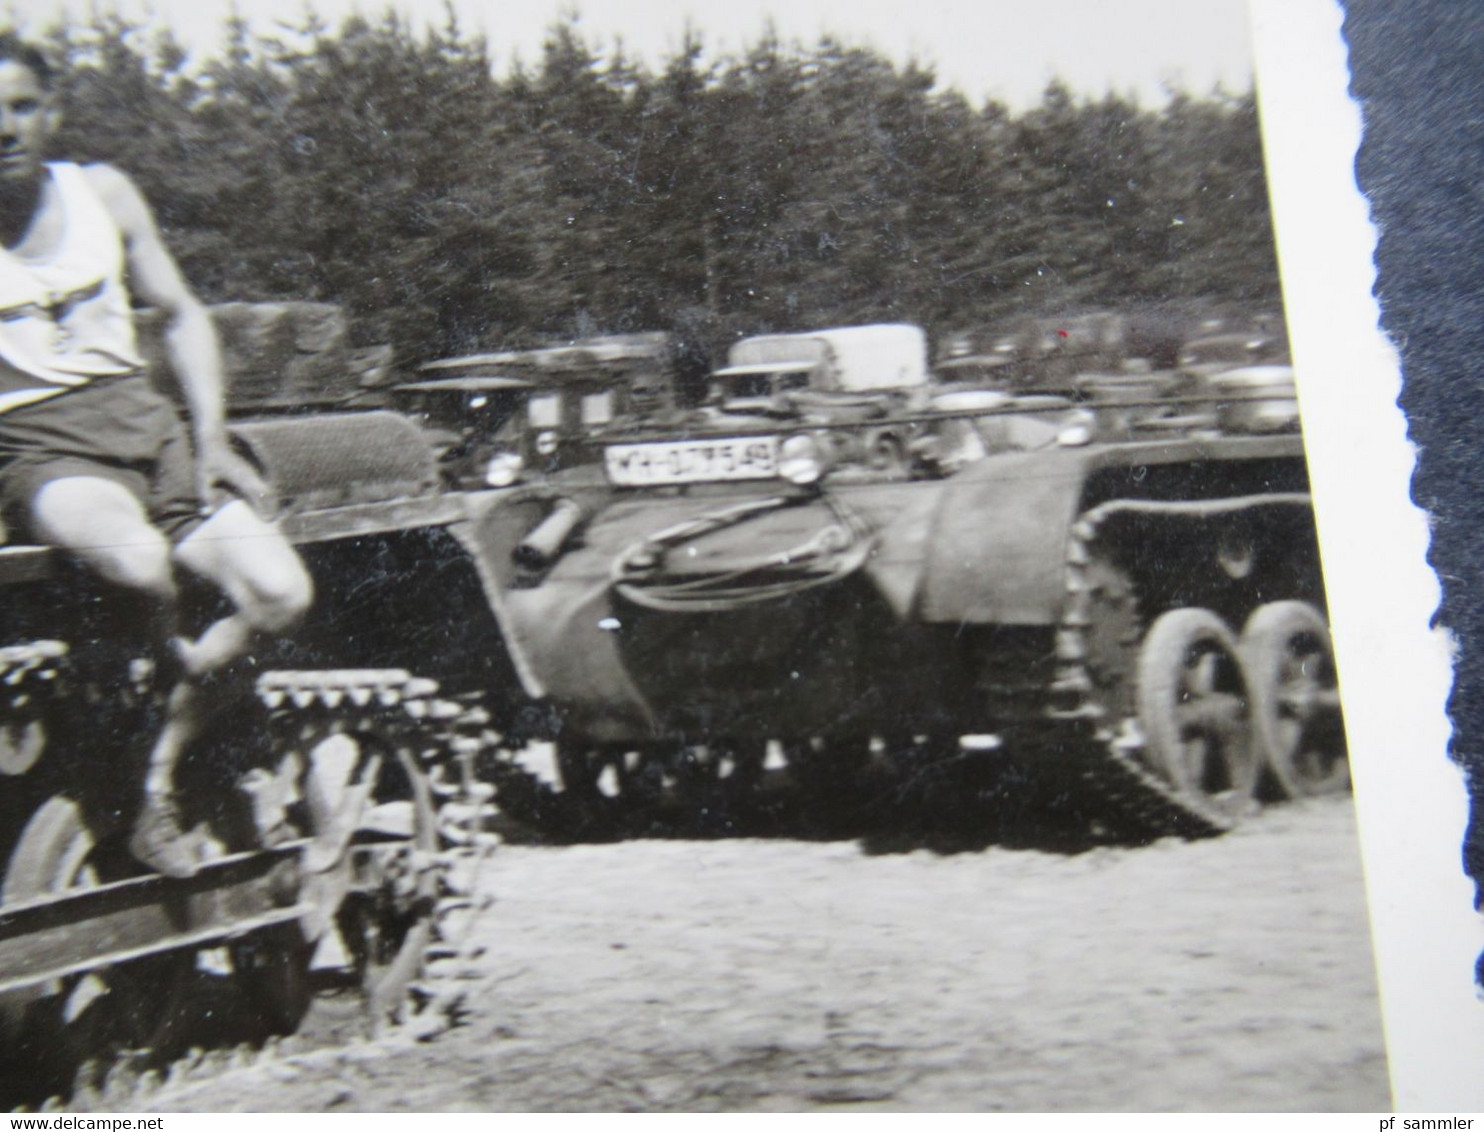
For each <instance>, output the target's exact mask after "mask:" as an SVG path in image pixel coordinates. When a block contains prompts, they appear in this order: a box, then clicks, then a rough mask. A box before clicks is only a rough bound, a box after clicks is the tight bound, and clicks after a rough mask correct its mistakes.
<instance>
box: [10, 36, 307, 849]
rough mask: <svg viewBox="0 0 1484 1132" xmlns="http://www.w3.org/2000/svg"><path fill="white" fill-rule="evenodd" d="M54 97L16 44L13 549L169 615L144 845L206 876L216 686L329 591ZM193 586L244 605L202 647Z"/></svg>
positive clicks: (130, 199)
mask: <svg viewBox="0 0 1484 1132" xmlns="http://www.w3.org/2000/svg"><path fill="white" fill-rule="evenodd" d="M54 85H55V84H54V75H53V70H52V67H51V66H50V64H49V63H48V61H47V59H46V56H45V54H44V53H43V52H42V51H40V50H39V49H38V48H36V47H35V46H34V45H32V44H29V43H27V42H25V41H24V40H21V39H19V38H18V37H16V36H15V35H14V34H12V33H9V32H4V33H0V239H3V242H4V246H5V251H6V253H7V254H5V255H3V256H0V312H3V315H4V317H3V318H0V514H3V515H4V518H5V524H6V527H7V528H8V529H9V530H10V532H12V537H14V536H15V535H19V536H20V537H23V538H27V539H30V540H32V541H35V542H40V543H44V544H47V545H50V546H53V547H55V548H57V549H59V550H61V551H63V552H64V553H66V554H68V555H70V556H71V557H73V558H75V559H76V560H77V561H79V562H80V563H82V564H83V565H84V566H85V567H87V568H88V569H90V570H91V571H92V572H93V573H94V574H95V575H97V576H98V577H99V578H101V579H102V580H103V581H104V582H106V583H110V584H111V585H112V586H114V587H117V588H119V589H122V590H123V591H125V592H126V593H128V594H129V595H131V596H132V599H133V600H134V601H135V602H136V603H137V604H138V605H140V606H143V607H147V608H148V609H149V610H150V611H151V614H152V622H153V625H154V627H155V629H156V632H157V634H158V636H159V637H160V639H161V645H162V650H161V656H162V658H163V660H164V661H165V662H166V663H164V664H162V665H161V666H160V668H161V670H162V671H164V670H175V671H178V673H179V674H180V679H179V680H178V682H177V683H176V684H175V685H174V687H173V689H172V690H171V693H170V698H169V701H168V707H167V711H166V720H165V724H164V727H163V728H162V730H161V732H160V734H159V735H158V736H157V737H156V739H155V742H154V745H153V747H152V750H151V754H150V761H149V769H148V771H147V775H146V783H145V800H144V804H143V806H142V807H141V810H140V815H139V820H138V822H137V824H136V828H135V833H134V836H133V838H132V839H131V842H130V846H131V849H132V850H133V852H134V854H135V856H136V857H138V858H139V859H140V860H141V861H143V862H144V863H146V864H148V865H150V866H152V867H154V868H156V869H158V870H160V871H162V872H166V873H169V874H173V875H188V874H189V873H191V872H193V871H194V869H195V867H196V865H197V863H198V862H197V850H198V848H199V847H198V846H196V845H194V844H193V843H192V841H191V839H190V838H189V837H187V836H186V835H184V834H183V833H182V832H181V829H180V824H179V819H178V816H177V811H176V808H175V804H174V798H173V795H174V768H175V764H176V762H177V760H178V759H179V756H180V755H181V753H182V752H183V750H184V749H185V747H186V745H187V744H188V743H190V742H191V741H192V740H193V739H194V738H195V737H196V736H198V735H199V734H200V732H201V730H202V728H203V727H204V725H205V723H206V722H207V720H208V719H209V717H210V716H211V715H212V714H213V711H212V709H214V708H215V707H216V706H217V705H218V704H219V703H220V702H221V697H220V693H219V692H214V693H213V694H212V695H211V696H208V695H207V694H206V691H205V688H204V684H203V682H204V680H205V678H206V677H208V676H211V675H214V674H218V673H223V672H225V671H227V670H229V669H230V668H231V667H232V666H233V665H234V662H236V661H238V660H240V659H242V658H243V657H245V656H246V655H247V654H248V653H249V652H250V651H251V649H252V648H253V647H254V644H255V642H256V641H257V640H258V639H259V637H260V636H261V635H263V634H274V633H279V632H282V631H284V630H286V629H287V628H289V627H290V626H291V625H293V624H294V623H295V622H296V621H297V620H298V619H299V618H300V617H301V616H302V614H303V613H304V612H305V610H306V609H307V608H308V604H309V601H310V596H311V587H310V581H309V577H308V574H307V573H306V572H305V570H304V567H303V565H302V563H301V562H300V561H299V558H298V555H297V554H296V553H295V551H294V550H293V548H292V547H291V546H290V545H289V543H288V542H287V541H286V540H285V539H284V537H283V536H282V534H281V533H280V532H279V531H278V530H277V529H276V528H275V527H273V526H272V525H271V524H270V523H268V522H267V521H265V519H264V518H262V516H261V515H260V514H259V511H258V507H259V506H260V505H261V501H262V500H263V498H264V494H265V487H264V484H263V482H262V480H261V479H260V478H259V477H258V475H257V473H256V472H255V471H254V470H253V469H252V468H251V467H250V466H249V465H248V464H247V463H246V462H245V461H243V460H242V459H241V458H240V457H239V456H237V455H236V454H235V453H234V452H233V450H232V448H231V446H230V443H229V440H228V436H227V431H226V427H225V422H224V408H223V362H222V355H221V348H220V345H219V344H218V341H217V336H216V331H215V328H214V327H213V324H212V321H211V318H210V315H209V314H208V312H207V310H206V308H205V307H204V306H203V305H202V304H201V302H200V301H199V300H198V299H197V298H196V296H195V295H194V294H193V293H192V291H191V289H190V287H189V286H188V285H187V284H186V282H185V279H184V278H183V277H182V275H181V272H180V269H179V267H178V266H177V265H176V263H175V260H174V258H173V257H172V256H171V254H170V251H169V249H168V248H167V247H166V244H165V241H164V240H163V239H162V237H161V235H160V232H159V229H158V227H157V226H156V223H155V218H154V213H153V212H152V210H151V209H150V206H149V204H148V203H147V202H146V200H145V198H144V196H143V194H142V193H141V192H140V191H139V189H138V188H137V187H136V186H135V184H134V182H133V181H132V180H131V179H130V178H129V177H128V176H127V175H126V174H124V173H123V172H121V171H119V170H118V169H116V168H114V167H112V166H110V165H104V164H74V163H71V162H66V161H49V160H47V159H46V158H47V157H48V149H49V147H50V144H51V140H52V138H53V136H54V134H55V131H56V129H57V127H58V125H59V124H60V121H61V116H60V112H59V109H58V107H57V105H56V100H55V92H54ZM133 297H137V298H139V299H142V300H143V301H144V302H146V303H148V304H149V305H151V306H154V307H156V308H158V309H159V310H160V311H162V312H163V314H164V317H165V346H166V353H167V356H168V358H169V361H170V364H171V367H172V368H173V369H174V371H175V376H176V379H177V381H178V383H179V386H180V389H181V391H182V396H183V400H184V402H185V405H186V408H187V411H188V415H189V418H190V430H189V432H187V431H186V429H185V428H184V427H183V426H182V423H181V421H180V419H179V418H178V416H177V415H176V412H175V409H174V407H173V405H172V404H171V403H170V402H169V401H168V400H166V399H165V398H164V397H162V396H161V395H160V394H159V393H158V392H157V391H156V390H155V389H154V388H153V386H152V385H151V384H150V381H149V378H148V376H147V375H146V373H145V366H144V361H143V358H142V357H141V355H140V353H139V349H138V344H137V342H136V340H135V327H134V316H133V301H132V300H133ZM181 569H183V570H185V571H187V572H189V573H191V574H194V575H197V576H199V577H201V578H203V579H205V580H206V581H207V582H208V583H210V584H212V585H214V586H216V587H217V588H219V589H220V590H221V591H222V592H223V593H224V594H225V595H226V597H227V598H228V599H229V601H230V602H231V604H232V606H233V610H232V612H231V613H230V614H229V615H228V616H226V617H225V618H223V619H222V620H220V621H217V622H216V623H215V624H213V625H211V626H209V627H208V628H207V629H206V631H205V632H204V633H202V634H201V635H200V636H199V637H198V638H196V639H195V640H186V639H184V638H183V637H181V636H180V635H179V631H178V629H177V627H176V625H175V619H176V604H177V601H176V598H177V591H176V575H177V571H178V570H181ZM121 678H122V676H121Z"/></svg>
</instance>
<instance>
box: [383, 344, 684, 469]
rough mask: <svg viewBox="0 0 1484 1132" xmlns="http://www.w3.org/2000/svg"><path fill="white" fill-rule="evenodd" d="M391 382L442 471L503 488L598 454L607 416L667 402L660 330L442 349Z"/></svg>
mask: <svg viewBox="0 0 1484 1132" xmlns="http://www.w3.org/2000/svg"><path fill="white" fill-rule="evenodd" d="M418 372H419V373H421V374H423V375H424V377H423V379H422V380H419V381H412V382H406V383H404V384H402V385H399V386H397V387H396V388H395V389H394V390H393V391H392V399H393V404H394V405H395V406H396V407H397V408H398V409H399V410H401V411H402V412H404V413H407V414H408V415H410V416H413V417H414V418H416V419H417V420H418V421H419V422H420V423H421V424H423V426H424V427H425V428H427V429H429V430H430V431H431V432H432V433H433V434H434V436H435V437H436V438H437V441H438V443H439V445H440V451H441V457H440V458H441V463H442V467H443V474H444V478H445V479H446V480H448V481H449V482H450V483H452V484H453V485H454V486H458V487H509V486H511V485H512V484H515V483H520V482H524V481H526V480H528V479H530V478H532V477H540V476H545V475H550V474H552V473H555V472H558V471H562V470H564V469H570V468H574V467H580V466H582V465H584V464H589V463H593V462H594V461H595V460H596V459H597V458H598V453H599V451H600V446H599V444H598V442H597V439H596V438H597V437H599V436H600V435H601V434H602V433H603V432H604V431H605V430H606V429H607V428H609V427H610V426H611V425H612V424H613V423H614V422H615V421H616V420H619V419H621V418H623V417H626V416H629V415H631V414H635V413H652V412H655V411H657V410H663V409H665V408H668V407H670V406H671V405H672V404H673V398H674V391H673V379H672V375H671V372H670V365H669V343H668V340H667V339H666V337H665V336H664V335H663V334H636V335H625V336H615V337H601V338H589V339H584V340H580V341H578V342H574V343H572V344H570V345H565V346H551V347H546V348H542V349H536V350H512V351H501V352H497V353H487V354H471V355H468V356H464V357H457V358H446V359H442V360H439V361H435V362H429V363H427V364H425V365H423V366H421V367H419V371H418Z"/></svg>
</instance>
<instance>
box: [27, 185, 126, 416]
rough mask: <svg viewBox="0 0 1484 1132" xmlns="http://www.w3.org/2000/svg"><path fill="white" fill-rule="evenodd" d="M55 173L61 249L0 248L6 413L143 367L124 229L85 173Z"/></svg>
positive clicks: (59, 247)
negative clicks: (27, 252)
mask: <svg viewBox="0 0 1484 1132" xmlns="http://www.w3.org/2000/svg"><path fill="white" fill-rule="evenodd" d="M47 170H48V171H49V173H50V174H51V178H52V183H53V185H54V187H55V188H56V191H57V195H58V198H59V200H60V202H61V213H62V224H61V236H60V239H59V240H58V242H57V244H56V246H55V247H53V248H50V249H48V250H47V251H46V253H45V254H44V255H42V256H30V255H22V254H19V253H17V252H13V251H11V250H9V249H3V248H0V413H4V412H6V411H7V410H9V409H16V408H19V407H20V406H22V405H31V404H34V403H36V402H38V401H44V400H47V399H48V398H51V397H56V396H58V395H59V394H62V393H65V392H66V391H67V390H68V389H73V388H77V387H78V386H82V385H87V384H88V383H89V382H91V381H92V380H93V379H94V378H99V377H115V376H120V375H123V374H129V373H136V372H138V371H140V370H142V369H143V367H144V363H143V361H142V360H141V359H140V357H139V349H138V346H137V344H136V343H135V339H134V316H133V312H132V309H131V305H130V302H129V292H128V290H127V289H126V288H125V286H124V243H123V236H122V234H121V233H120V232H119V229H118V225H117V224H115V223H114V220H113V217H112V216H111V215H110V214H109V212H108V209H107V208H106V207H105V206H104V204H103V202H102V201H101V200H99V199H98V195H97V193H96V192H94V190H93V187H92V185H90V184H89V183H88V179H87V175H86V174H85V173H84V172H83V171H82V169H81V168H79V167H78V166H76V165H72V164H67V163H62V162H58V163H49V164H48V165H47Z"/></svg>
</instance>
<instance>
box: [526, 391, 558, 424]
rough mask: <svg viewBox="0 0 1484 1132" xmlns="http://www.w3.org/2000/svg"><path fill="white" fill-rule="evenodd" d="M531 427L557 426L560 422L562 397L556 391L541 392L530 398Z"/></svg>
mask: <svg viewBox="0 0 1484 1132" xmlns="http://www.w3.org/2000/svg"><path fill="white" fill-rule="evenodd" d="M528 412H529V414H530V420H531V427H532V428H557V427H559V426H560V425H561V423H562V398H561V396H560V395H559V394H556V393H542V394H539V395H538V396H535V397H532V398H531V404H530V409H529V410H528Z"/></svg>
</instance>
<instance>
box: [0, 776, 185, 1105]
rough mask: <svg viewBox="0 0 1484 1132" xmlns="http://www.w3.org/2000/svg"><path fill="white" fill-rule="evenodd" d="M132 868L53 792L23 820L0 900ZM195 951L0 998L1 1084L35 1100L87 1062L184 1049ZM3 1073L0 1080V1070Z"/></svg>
mask: <svg viewBox="0 0 1484 1132" xmlns="http://www.w3.org/2000/svg"><path fill="white" fill-rule="evenodd" d="M132 870H133V866H132V864H130V863H127V862H124V861H120V860H118V859H117V857H115V856H113V855H111V854H110V852H109V848H108V846H107V845H106V839H105V838H104V836H103V835H102V831H101V830H98V829H95V827H94V824H93V822H92V820H90V818H89V816H88V815H87V814H86V813H85V811H84V809H83V807H82V806H81V805H79V804H78V803H77V802H76V801H74V800H73V799H71V798H68V797H65V796H61V795H58V796H56V797H53V798H50V799H48V800H47V801H46V802H45V803H44V804H43V805H42V806H41V808H40V809H38V810H37V811H36V812H35V813H34V814H33V815H32V817H31V820H30V821H29V822H27V823H26V827H25V829H24V830H23V831H22V833H21V836H20V840H19V841H18V842H17V844H16V848H15V851H14V852H13V853H12V854H11V858H10V861H9V863H8V864H7V866H6V870H5V879H4V889H3V899H4V901H5V902H6V903H16V902H20V901H25V900H35V899H39V898H42V897H45V896H50V895H57V894H61V893H65V892H73V891H77V890H80V889H84V888H92V887H94V886H96V885H98V884H100V883H103V882H105V881H108V880H113V879H117V878H118V877H120V876H122V875H124V874H125V873H127V872H130V871H132ZM194 969H195V953H194V952H182V953H177V954H171V955H163V956H151V957H149V958H146V959H138V960H134V961H132V962H127V963H120V964H116V965H115V966H112V967H107V968H103V969H100V970H97V971H92V972H89V973H87V974H83V975H77V976H73V977H70V978H67V979H60V980H57V981H56V982H55V983H53V984H51V985H50V986H48V987H46V988H44V989H41V990H37V991H25V992H16V993H14V994H11V995H7V996H5V997H4V998H0V1031H3V1039H4V1040H3V1045H4V1048H5V1050H6V1054H7V1056H6V1058H5V1062H6V1065H5V1069H4V1071H3V1072H9V1073H11V1074H14V1075H15V1079H14V1080H6V1081H5V1082H4V1089H5V1097H4V1099H6V1100H7V1101H9V1100H11V1094H12V1090H13V1089H19V1090H20V1091H21V1092H23V1093H25V1094H27V1095H30V1096H34V1097H37V1098H44V1097H46V1096H50V1095H53V1094H55V1093H58V1092H65V1091H67V1090H69V1089H70V1088H71V1087H72V1084H73V1080H74V1078H75V1077H76V1075H77V1072H78V1070H79V1069H80V1068H82V1067H83V1066H84V1065H85V1064H86V1063H88V1062H89V1061H92V1062H95V1063H98V1064H100V1065H101V1064H104V1063H106V1062H109V1061H112V1060H114V1059H115V1058H117V1057H118V1056H120V1055H122V1054H125V1053H129V1052H134V1053H140V1054H144V1051H148V1054H147V1055H146V1056H148V1057H149V1059H150V1060H151V1061H161V1060H164V1059H166V1058H168V1057H170V1056H172V1055H174V1054H176V1053H178V1052H180V1050H181V1049H182V1048H183V1045H182V1042H183V1040H184V1034H183V1033H182V1032H181V1031H183V1030H184V1028H185V1027H184V1025H183V1021H182V1018H183V1013H184V1006H185V997H186V995H187V993H188V990H189V988H188V983H189V981H190V980H191V978H192V975H193V973H194ZM0 1075H3V1074H0Z"/></svg>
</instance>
